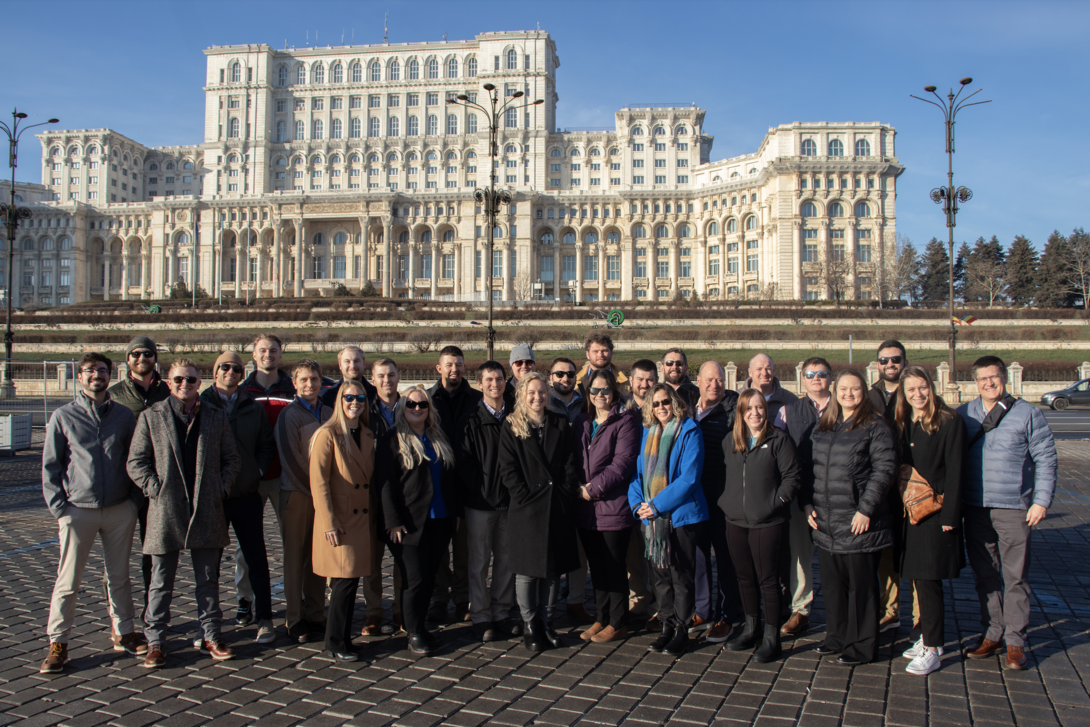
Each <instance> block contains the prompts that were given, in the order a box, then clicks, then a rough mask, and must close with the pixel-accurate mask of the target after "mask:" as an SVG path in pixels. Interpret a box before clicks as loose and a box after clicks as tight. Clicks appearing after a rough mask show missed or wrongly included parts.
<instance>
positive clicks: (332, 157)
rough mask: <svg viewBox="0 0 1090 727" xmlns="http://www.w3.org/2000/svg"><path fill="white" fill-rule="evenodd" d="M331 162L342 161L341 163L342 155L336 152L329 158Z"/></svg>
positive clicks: (337, 162)
mask: <svg viewBox="0 0 1090 727" xmlns="http://www.w3.org/2000/svg"><path fill="white" fill-rule="evenodd" d="M329 163H330V164H340V163H341V157H340V155H338V154H334V155H333V156H331V157H330V158H329Z"/></svg>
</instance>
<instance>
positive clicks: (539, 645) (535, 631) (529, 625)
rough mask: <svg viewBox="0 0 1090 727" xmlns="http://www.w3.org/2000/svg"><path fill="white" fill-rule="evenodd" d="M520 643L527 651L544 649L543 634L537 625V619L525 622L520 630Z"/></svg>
mask: <svg viewBox="0 0 1090 727" xmlns="http://www.w3.org/2000/svg"><path fill="white" fill-rule="evenodd" d="M522 645H523V646H525V647H526V648H527V650H529V651H545V634H544V632H543V630H542V629H539V628H538V627H537V619H534V620H533V621H527V622H526V628H524V629H523V630H522Z"/></svg>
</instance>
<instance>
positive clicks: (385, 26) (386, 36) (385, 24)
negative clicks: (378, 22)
mask: <svg viewBox="0 0 1090 727" xmlns="http://www.w3.org/2000/svg"><path fill="white" fill-rule="evenodd" d="M382 42H383V43H385V44H386V45H390V14H389V13H386V14H385V16H384V17H383V21H382Z"/></svg>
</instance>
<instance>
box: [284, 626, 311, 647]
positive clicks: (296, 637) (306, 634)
mask: <svg viewBox="0 0 1090 727" xmlns="http://www.w3.org/2000/svg"><path fill="white" fill-rule="evenodd" d="M288 638H289V639H291V640H292V641H294V642H296V643H298V644H305V643H307V642H308V641H310V631H308V630H307V626H306V624H304V623H297V624H295V625H294V626H292V627H291V628H289V629H288Z"/></svg>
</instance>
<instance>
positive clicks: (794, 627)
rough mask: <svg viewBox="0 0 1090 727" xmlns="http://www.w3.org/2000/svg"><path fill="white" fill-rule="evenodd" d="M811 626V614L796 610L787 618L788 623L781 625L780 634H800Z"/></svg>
mask: <svg viewBox="0 0 1090 727" xmlns="http://www.w3.org/2000/svg"><path fill="white" fill-rule="evenodd" d="M809 628H810V616H809V615H808V614H805V613H799V612H798V611H796V612H795V613H793V614H791V618H789V619H787V623H785V624H784V625H783V626H781V627H780V636H798V635H799V634H801V633H805V632H806V630H807V629H809Z"/></svg>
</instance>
